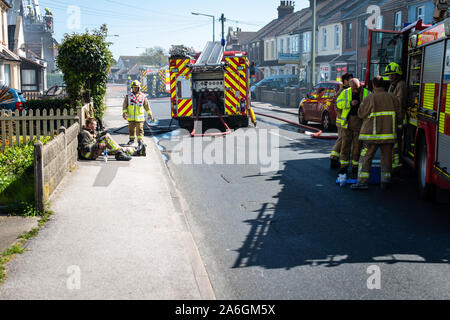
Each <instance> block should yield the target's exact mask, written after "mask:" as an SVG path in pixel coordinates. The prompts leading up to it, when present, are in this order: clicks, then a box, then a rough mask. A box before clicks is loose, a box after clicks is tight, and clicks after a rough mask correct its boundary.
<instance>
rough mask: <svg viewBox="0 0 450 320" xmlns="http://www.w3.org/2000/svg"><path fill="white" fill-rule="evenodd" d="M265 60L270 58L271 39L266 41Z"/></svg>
mask: <svg viewBox="0 0 450 320" xmlns="http://www.w3.org/2000/svg"><path fill="white" fill-rule="evenodd" d="M264 55H265V60H269V41H266V50H265V51H264Z"/></svg>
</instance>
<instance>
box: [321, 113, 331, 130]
mask: <svg viewBox="0 0 450 320" xmlns="http://www.w3.org/2000/svg"><path fill="white" fill-rule="evenodd" d="M322 128H323V130H324V131H328V130H330V129H331V119H330V115H329V114H328V112H326V111H325V112H324V113H323V115H322Z"/></svg>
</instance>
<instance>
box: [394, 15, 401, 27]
mask: <svg viewBox="0 0 450 320" xmlns="http://www.w3.org/2000/svg"><path fill="white" fill-rule="evenodd" d="M401 28H402V12H401V11H398V12H396V13H395V14H394V30H396V31H398V30H401Z"/></svg>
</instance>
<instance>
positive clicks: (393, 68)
mask: <svg viewBox="0 0 450 320" xmlns="http://www.w3.org/2000/svg"><path fill="white" fill-rule="evenodd" d="M384 74H385V75H390V74H398V75H399V76H401V75H402V71H401V70H400V66H399V64H398V63H395V62H391V63H389V64H388V65H387V66H386V69H385V70H384Z"/></svg>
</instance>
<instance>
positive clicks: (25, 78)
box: [8, 15, 47, 93]
mask: <svg viewBox="0 0 450 320" xmlns="http://www.w3.org/2000/svg"><path fill="white" fill-rule="evenodd" d="M8 34H9V49H10V50H11V51H13V52H14V53H15V54H16V55H18V56H19V57H20V60H21V64H20V74H21V80H22V81H21V82H22V83H21V91H22V92H27V91H28V92H40V93H43V92H44V90H46V89H47V72H46V68H47V62H45V61H44V60H42V59H40V58H39V57H38V56H37V55H36V54H35V53H34V52H33V51H31V50H29V49H27V47H26V44H25V35H24V28H23V20H22V16H20V15H18V16H17V17H16V23H15V24H14V25H8Z"/></svg>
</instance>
